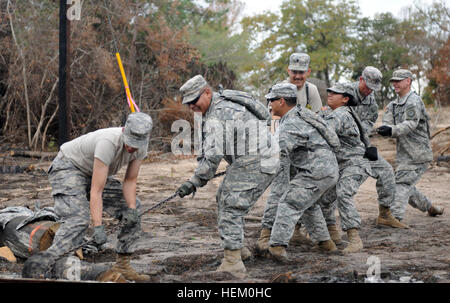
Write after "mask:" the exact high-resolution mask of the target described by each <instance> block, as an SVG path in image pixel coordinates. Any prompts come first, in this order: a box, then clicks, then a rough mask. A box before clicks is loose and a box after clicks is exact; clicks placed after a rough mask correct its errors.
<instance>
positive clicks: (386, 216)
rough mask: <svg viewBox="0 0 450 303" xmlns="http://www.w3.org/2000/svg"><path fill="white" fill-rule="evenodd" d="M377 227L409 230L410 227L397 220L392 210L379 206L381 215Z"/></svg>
mask: <svg viewBox="0 0 450 303" xmlns="http://www.w3.org/2000/svg"><path fill="white" fill-rule="evenodd" d="M376 224H377V225H386V226H390V227H395V228H409V226H408V225H406V224H403V223H402V222H400V221H399V220H397V219H396V218H395V217H394V216H393V215H392V213H391V209H390V208H389V207H385V206H381V205H380V206H379V214H378V218H377V222H376Z"/></svg>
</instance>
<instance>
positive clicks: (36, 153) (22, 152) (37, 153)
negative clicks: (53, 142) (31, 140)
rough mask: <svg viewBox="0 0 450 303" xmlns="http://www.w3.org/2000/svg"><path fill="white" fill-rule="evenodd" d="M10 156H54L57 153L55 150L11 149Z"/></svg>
mask: <svg viewBox="0 0 450 303" xmlns="http://www.w3.org/2000/svg"><path fill="white" fill-rule="evenodd" d="M10 155H11V156H12V157H30V158H54V157H56V155H58V153H57V152H40V151H31V150H12V151H11V152H10Z"/></svg>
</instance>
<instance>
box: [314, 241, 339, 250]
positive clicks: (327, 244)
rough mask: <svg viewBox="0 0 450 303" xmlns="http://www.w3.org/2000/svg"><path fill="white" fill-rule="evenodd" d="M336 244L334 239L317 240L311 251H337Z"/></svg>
mask: <svg viewBox="0 0 450 303" xmlns="http://www.w3.org/2000/svg"><path fill="white" fill-rule="evenodd" d="M337 250H338V249H337V247H336V244H334V241H332V240H326V241H322V242H319V243H318V244H317V245H316V246H314V248H313V251H320V252H334V251H337Z"/></svg>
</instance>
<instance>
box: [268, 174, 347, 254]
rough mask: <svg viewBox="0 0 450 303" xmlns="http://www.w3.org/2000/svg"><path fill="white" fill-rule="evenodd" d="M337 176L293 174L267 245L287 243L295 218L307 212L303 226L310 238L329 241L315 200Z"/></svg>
mask: <svg viewBox="0 0 450 303" xmlns="http://www.w3.org/2000/svg"><path fill="white" fill-rule="evenodd" d="M337 179H338V174H337V171H336V174H335V175H334V176H333V175H331V176H329V177H326V178H323V179H319V180H315V179H312V178H310V177H305V176H302V175H301V174H297V175H296V176H295V177H294V178H292V179H291V181H290V182H289V187H288V188H287V190H286V192H285V193H284V194H283V196H282V197H281V199H280V201H279V203H278V207H277V213H276V217H275V222H274V223H273V227H272V233H271V235H270V241H269V244H270V245H271V246H286V247H287V246H288V244H289V240H290V239H291V237H292V235H293V234H294V228H295V225H296V224H297V222H298V220H299V219H300V218H302V216H303V215H304V214H305V213H307V212H308V219H307V220H306V222H307V228H308V231H309V232H310V235H311V238H312V240H313V241H319V242H321V241H326V240H330V235H329V233H328V229H327V226H326V222H325V219H324V217H323V215H322V212H321V210H320V207H319V205H318V203H317V201H318V200H319V199H320V197H321V196H322V195H323V194H324V193H325V192H326V191H327V190H328V189H329V188H330V187H332V186H334V184H335V183H336V181H337Z"/></svg>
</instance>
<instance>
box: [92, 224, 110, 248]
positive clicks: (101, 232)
mask: <svg viewBox="0 0 450 303" xmlns="http://www.w3.org/2000/svg"><path fill="white" fill-rule="evenodd" d="M107 240H108V237H107V236H106V234H105V226H103V225H99V226H95V227H94V236H93V241H94V244H95V245H97V246H102V245H103V244H105V243H106V241H107Z"/></svg>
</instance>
